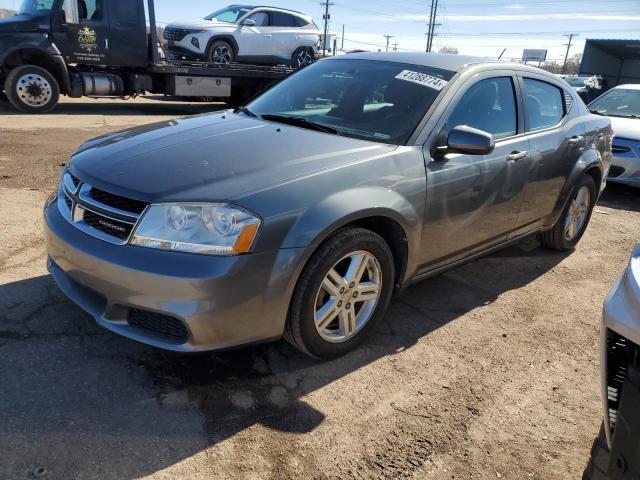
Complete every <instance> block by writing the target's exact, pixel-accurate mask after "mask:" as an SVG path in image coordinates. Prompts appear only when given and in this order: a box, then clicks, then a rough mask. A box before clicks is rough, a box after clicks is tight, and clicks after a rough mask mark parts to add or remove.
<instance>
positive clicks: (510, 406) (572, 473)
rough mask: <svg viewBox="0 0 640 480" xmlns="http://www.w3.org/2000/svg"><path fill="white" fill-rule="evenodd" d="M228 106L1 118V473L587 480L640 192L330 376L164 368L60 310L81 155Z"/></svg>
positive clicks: (417, 308) (490, 262)
mask: <svg viewBox="0 0 640 480" xmlns="http://www.w3.org/2000/svg"><path fill="white" fill-rule="evenodd" d="M217 107H218V106H216V105H210V104H186V103H167V102H159V101H150V100H145V99H138V100H136V101H134V102H129V103H124V102H113V101H100V102H79V101H73V102H66V103H65V104H63V106H62V108H61V109H60V110H58V111H56V113H54V114H53V115H48V116H35V117H24V116H20V115H15V114H13V112H11V111H10V110H8V109H7V108H6V107H3V106H0V244H2V245H3V248H2V250H1V251H0V386H1V388H0V458H1V460H0V478H1V479H28V478H34V476H36V477H38V478H46V479H73V478H78V479H92V478H96V479H111V478H113V479H129V478H154V479H173V478H194V479H198V478H203V479H204V478H247V479H262V478H273V479H289V478H291V479H293V478H318V479H322V478H415V479H423V478H429V479H471V478H478V479H480V478H482V479H485V478H486V479H495V478H504V479H527V478H532V479H544V480H548V479H558V480H567V479H578V478H580V475H581V473H582V470H583V469H584V467H585V465H586V462H587V460H588V452H589V448H590V445H591V443H592V441H593V438H594V437H595V436H596V435H597V433H598V428H599V423H600V399H599V386H598V385H599V370H598V358H599V356H598V342H599V337H598V335H599V317H600V309H601V305H602V301H603V298H604V295H605V293H606V291H607V290H608V287H609V285H610V284H611V283H612V282H613V280H614V278H615V277H616V276H617V275H618V274H619V273H620V272H621V271H622V269H623V268H624V265H625V263H626V262H627V260H628V256H629V253H630V251H631V249H632V247H633V245H634V242H635V241H636V240H638V232H639V231H640V192H638V191H634V190H631V189H627V188H621V187H615V186H610V188H609V189H608V190H607V192H606V193H605V194H604V196H603V198H602V200H601V203H600V205H599V206H598V207H597V210H596V213H595V214H594V216H593V219H592V224H591V226H590V227H589V230H588V232H587V234H586V235H585V237H584V239H583V241H582V243H581V244H580V245H579V247H578V249H577V250H576V251H575V252H573V253H571V254H559V253H554V252H550V251H547V250H545V249H543V248H541V247H540V246H539V245H538V244H537V242H536V241H534V240H532V241H527V242H524V243H522V244H520V245H517V246H515V247H511V248H509V249H507V250H504V251H501V252H499V253H497V254H494V255H491V256H489V257H487V258H484V259H481V260H478V261H475V262H472V263H469V264H467V265H465V266H463V267H460V268H457V269H455V270H452V271H450V272H448V273H446V274H444V275H442V276H439V277H437V278H433V279H430V280H427V281H425V282H423V283H420V284H418V285H415V286H413V287H411V288H410V289H408V290H407V291H406V292H405V293H404V294H403V295H402V296H400V297H399V298H397V299H396V300H395V301H394V302H393V303H392V305H391V308H390V310H389V313H388V315H387V318H386V322H385V323H384V324H382V325H381V326H380V328H379V329H378V331H377V333H376V334H375V335H374V336H372V338H371V341H370V342H369V343H368V344H367V345H366V347H365V348H363V349H361V350H359V351H357V352H354V353H353V354H350V355H347V356H346V357H344V358H342V359H339V360H336V361H333V362H328V363H317V362H315V361H312V360H309V359H307V358H306V357H304V356H302V355H301V354H299V353H298V352H296V351H295V350H293V349H292V348H291V347H289V346H288V345H287V344H286V343H285V342H283V341H281V342H277V343H274V344H271V345H265V346H259V347H251V348H245V349H241V350H236V351H232V352H225V353H218V354H199V355H190V356H181V355H176V354H169V353H165V352H162V351H158V350H154V349H152V348H149V347H146V346H143V345H139V344H136V343H134V342H131V341H129V340H126V339H124V338H120V337H118V336H115V335H113V334H111V333H109V332H106V331H104V330H102V329H100V328H99V327H97V326H96V325H95V324H94V322H93V321H92V320H91V319H90V318H89V317H88V316H87V315H86V314H85V313H83V312H82V311H81V310H80V309H79V308H77V307H76V306H75V305H73V304H72V303H70V302H69V301H68V300H66V299H65V297H64V296H63V295H62V294H61V293H60V292H59V290H58V289H57V287H56V286H55V284H54V282H53V281H52V279H51V278H50V277H49V276H48V275H47V273H46V269H45V250H44V245H43V241H42V235H41V231H42V220H41V208H42V204H43V202H44V200H45V198H46V196H47V195H48V193H49V192H50V191H52V190H53V189H55V186H56V184H57V177H58V170H59V166H60V165H61V164H63V163H64V162H65V161H66V158H67V156H68V154H69V153H70V152H71V151H73V149H74V148H75V147H76V146H77V145H78V144H79V143H81V142H82V141H83V140H85V139H87V138H90V137H93V136H95V135H99V134H102V133H106V132H108V131H113V130H116V129H120V128H123V127H126V126H129V125H135V124H144V123H149V122H152V121H164V120H166V119H167V118H170V117H172V116H178V115H185V114H193V113H203V112H205V111H207V110H212V109H215V108H217ZM38 469H41V470H38Z"/></svg>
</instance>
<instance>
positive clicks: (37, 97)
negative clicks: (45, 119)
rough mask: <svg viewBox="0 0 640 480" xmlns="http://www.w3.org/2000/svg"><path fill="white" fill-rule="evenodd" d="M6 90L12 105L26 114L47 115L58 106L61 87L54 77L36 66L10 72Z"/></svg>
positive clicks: (22, 67)
mask: <svg viewBox="0 0 640 480" xmlns="http://www.w3.org/2000/svg"><path fill="white" fill-rule="evenodd" d="M4 90H5V92H6V94H7V98H8V99H9V102H11V105H13V106H14V107H15V108H17V109H18V110H20V111H21V112H25V113H47V112H50V111H51V110H53V109H54V108H55V107H56V106H57V105H58V100H60V86H59V85H58V81H57V80H56V79H55V77H54V76H53V75H51V74H50V73H49V72H47V71H46V70H45V69H44V68H41V67H37V66H35V65H22V66H19V67H16V68H14V69H13V70H11V71H10V72H9V74H8V75H7V78H6V80H5V83H4Z"/></svg>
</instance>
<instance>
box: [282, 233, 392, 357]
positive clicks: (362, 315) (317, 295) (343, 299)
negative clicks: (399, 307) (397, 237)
mask: <svg viewBox="0 0 640 480" xmlns="http://www.w3.org/2000/svg"><path fill="white" fill-rule="evenodd" d="M349 255H353V257H352V258H353V259H352V258H350V257H348V256H349ZM358 258H361V259H366V260H365V261H364V262H363V265H366V269H364V267H363V269H362V270H361V271H362V272H363V273H362V274H361V275H360V277H361V278H360V281H359V285H360V287H361V288H360V289H358V286H357V285H354V284H356V281H353V282H352V283H351V284H350V283H348V282H349V281H347V280H346V278H348V277H349V276H350V275H349V270H347V271H346V272H345V271H344V270H342V269H343V268H345V269H346V268H347V267H349V266H350V267H352V268H355V265H357V264H358V261H357V259H358ZM334 267H335V268H334ZM332 269H333V271H334V272H338V273H339V276H338V277H333V278H339V282H336V281H334V282H331V283H332V287H331V288H332V289H335V296H333V295H329V294H328V293H327V291H325V290H324V289H325V288H326V287H325V285H326V281H327V280H328V277H327V275H328V273H329V271H330V270H332ZM394 270H395V269H394V262H393V255H392V253H391V250H390V249H389V246H388V245H387V243H386V242H385V241H384V240H383V239H382V238H381V237H380V236H379V235H377V234H375V233H373V232H371V231H370V230H365V229H362V228H347V229H344V230H341V231H339V232H338V233H336V234H335V235H334V236H333V237H331V238H330V239H329V240H327V241H326V242H324V243H323V244H322V245H321V246H320V247H319V248H318V250H317V251H316V252H315V253H314V254H313V256H312V257H311V259H310V260H309V262H308V263H307V265H306V266H305V268H304V270H303V272H302V274H301V276H300V279H299V280H298V284H297V285H296V288H295V291H294V294H293V297H292V300H291V306H290V309H289V316H288V318H287V323H286V326H285V333H284V337H285V339H286V340H287V341H288V342H289V343H291V344H292V345H293V346H294V347H296V348H298V349H299V350H301V351H302V352H303V353H305V354H307V355H309V356H311V357H314V358H317V359H323V360H328V359H332V358H337V357H340V356H342V355H345V354H346V353H348V352H350V351H352V350H355V349H356V348H357V347H358V346H359V345H360V344H361V343H362V342H363V341H364V340H365V339H366V337H367V335H368V334H370V333H371V332H372V331H373V329H374V327H375V325H376V324H377V323H378V322H379V321H380V320H381V319H382V317H383V316H384V314H385V312H386V310H387V307H388V306H389V301H390V299H391V294H392V290H393V285H394V276H395V271H394ZM357 276H358V274H356V275H355V276H353V277H352V280H355V277H357ZM325 277H327V278H325ZM342 282H345V283H344V284H343V283H342ZM338 285H344V286H343V287H342V288H339V287H338ZM367 285H374V287H373V289H375V290H377V298H376V299H375V301H374V300H373V299H372V295H371V291H369V292H366V291H363V290H362V289H366V288H367ZM376 287H377V288H376ZM369 288H371V287H369ZM358 292H361V295H362V297H359V298H364V296H365V295H366V296H367V297H368V298H370V299H369V300H366V301H364V300H355V298H358V297H357V295H358ZM323 298H328V299H327V300H326V303H325V304H324V305H322V303H323V300H322V299H323ZM330 302H331V304H332V305H333V306H334V307H335V310H336V311H339V312H341V313H339V314H337V315H335V316H334V317H332V318H334V320H332V321H330V322H328V323H327V324H326V328H322V329H320V328H319V327H316V316H317V315H318V314H319V312H320V311H322V310H323V308H325V307H327V306H330V305H329V303H330ZM338 307H340V308H338ZM316 308H318V309H319V310H318V311H316ZM332 308H333V307H332ZM330 313H331V312H330ZM330 317H331V315H327V316H326V318H327V319H329V318H330ZM346 319H350V321H346ZM343 321H344V323H343ZM358 322H361V323H360V325H358ZM347 324H349V325H350V327H349V328H350V329H351V333H350V334H348V335H343V334H342V332H341V330H343V331H346V330H347V329H346V328H345V329H342V325H347ZM332 325H335V326H334V328H333V329H331V328H330V327H331V326H332ZM321 330H322V332H323V333H322V334H321V333H320V331H321ZM341 336H344V338H340V337H341Z"/></svg>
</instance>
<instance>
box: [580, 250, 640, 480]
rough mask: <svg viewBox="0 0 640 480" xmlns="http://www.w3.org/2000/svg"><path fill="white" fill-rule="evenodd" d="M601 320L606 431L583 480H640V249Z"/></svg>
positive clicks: (610, 295)
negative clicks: (636, 479) (609, 479)
mask: <svg viewBox="0 0 640 480" xmlns="http://www.w3.org/2000/svg"><path fill="white" fill-rule="evenodd" d="M602 319H603V320H602V331H601V335H602V349H601V352H602V362H601V372H602V401H603V410H604V425H603V428H602V431H601V432H600V436H599V438H598V439H596V441H595V442H594V445H593V449H592V452H591V460H590V462H589V465H588V467H587V470H586V472H585V475H584V479H585V480H597V479H601V480H606V479H608V478H612V479H614V478H615V479H618V478H620V479H627V478H628V479H635V478H640V450H638V445H639V444H640V244H638V245H637V246H636V248H635V250H634V252H633V254H632V255H631V260H630V261H629V264H628V266H627V268H626V269H625V271H624V272H623V273H622V275H620V277H619V278H618V279H617V280H616V282H615V283H614V284H613V286H612V287H611V290H610V291H609V293H608V295H607V297H606V299H605V302H604V309H603V315H602Z"/></svg>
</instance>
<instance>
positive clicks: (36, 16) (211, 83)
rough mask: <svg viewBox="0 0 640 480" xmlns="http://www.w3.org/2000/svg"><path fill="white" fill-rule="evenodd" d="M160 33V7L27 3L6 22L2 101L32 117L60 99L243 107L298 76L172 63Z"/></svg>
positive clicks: (130, 0) (113, 0) (111, 0)
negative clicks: (195, 100)
mask: <svg viewBox="0 0 640 480" xmlns="http://www.w3.org/2000/svg"><path fill="white" fill-rule="evenodd" d="M157 31H158V30H157V25H156V14H155V6H154V1H153V0H25V1H24V3H23V4H22V6H21V7H20V10H19V11H18V12H17V14H16V16H14V17H10V18H6V19H3V20H0V97H3V98H4V99H5V100H8V101H9V102H11V104H12V105H13V106H14V107H15V108H16V109H18V110H19V111H22V112H25V113H46V112H49V111H51V110H53V109H54V108H55V107H56V105H57V104H58V101H59V99H60V96H61V95H66V96H69V97H75V98H77V97H83V96H86V97H92V98H96V97H115V98H118V97H120V98H127V97H133V96H136V95H141V94H144V93H153V94H165V95H170V96H177V97H200V98H202V97H208V98H216V99H222V100H223V101H225V102H226V103H228V104H229V105H230V106H239V105H241V104H243V103H244V102H245V101H246V100H248V99H249V98H250V97H252V96H254V95H256V94H257V93H259V92H261V91H262V90H264V89H265V88H267V87H268V86H269V85H271V84H273V83H275V82H277V81H279V80H281V79H282V78H284V77H286V76H288V75H289V74H291V73H292V72H293V71H294V69H293V68H292V67H290V66H285V65H282V66H280V65H276V66H271V65H252V64H241V63H233V64H215V63H206V62H195V61H185V60H177V59H171V58H167V56H166V55H164V54H163V49H162V47H161V45H160V43H159V42H158V33H157Z"/></svg>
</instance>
